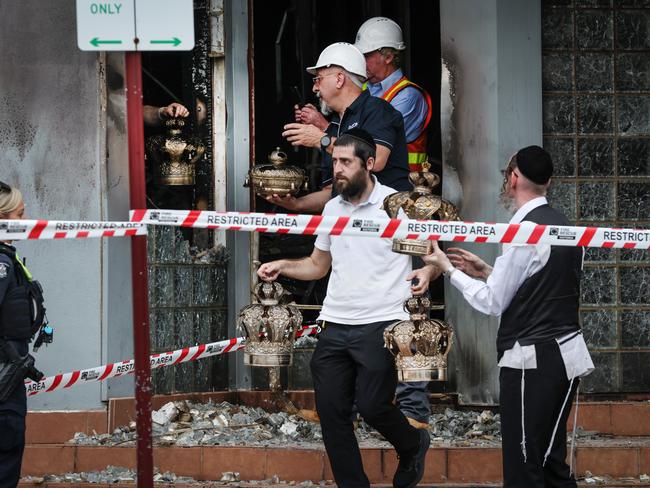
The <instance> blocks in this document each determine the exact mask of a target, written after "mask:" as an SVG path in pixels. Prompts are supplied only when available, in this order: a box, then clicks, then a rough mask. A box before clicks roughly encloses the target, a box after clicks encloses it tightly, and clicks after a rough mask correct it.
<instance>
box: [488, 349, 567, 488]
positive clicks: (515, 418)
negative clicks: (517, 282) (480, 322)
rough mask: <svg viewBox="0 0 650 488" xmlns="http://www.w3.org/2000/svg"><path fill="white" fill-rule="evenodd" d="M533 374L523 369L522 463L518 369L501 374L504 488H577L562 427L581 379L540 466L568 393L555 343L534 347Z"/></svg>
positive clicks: (504, 369)
mask: <svg viewBox="0 0 650 488" xmlns="http://www.w3.org/2000/svg"><path fill="white" fill-rule="evenodd" d="M535 350H536V354H537V369H527V370H526V372H525V387H524V422H525V424H524V425H525V433H526V461H524V455H523V452H522V448H521V442H522V432H521V369H513V368H501V372H500V375H499V383H500V387H501V393H500V398H499V402H500V412H501V435H502V443H503V481H504V484H503V486H504V488H549V487H571V488H575V486H576V481H575V479H574V478H573V477H572V476H570V474H569V466H568V465H567V463H566V455H567V448H566V423H567V419H568V417H569V412H570V410H571V404H572V403H573V399H574V397H575V391H576V389H577V387H578V381H579V379H577V378H576V379H575V380H574V382H573V387H572V391H571V394H570V396H569V399H568V400H567V403H566V405H565V407H564V410H563V411H562V416H561V418H560V423H559V426H558V429H557V432H556V434H555V439H554V442H553V447H552V449H551V453H550V454H549V456H548V459H547V460H546V464H545V465H543V462H544V454H545V453H546V450H547V449H548V446H549V443H550V441H551V436H552V435H553V428H554V427H555V423H556V422H557V419H558V416H559V415H560V410H561V409H562V404H563V403H564V399H565V397H566V394H567V392H568V390H569V380H567V376H566V371H565V368H564V362H563V360H562V356H561V355H560V349H559V347H558V345H557V343H556V342H555V341H551V342H546V343H543V344H536V345H535Z"/></svg>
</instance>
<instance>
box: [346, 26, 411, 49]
mask: <svg viewBox="0 0 650 488" xmlns="http://www.w3.org/2000/svg"><path fill="white" fill-rule="evenodd" d="M354 45H355V46H356V47H357V48H358V49H359V51H361V52H362V53H363V54H366V53H369V52H372V51H376V50H377V49H381V48H382V47H392V48H393V49H397V50H398V51H402V50H403V49H406V44H404V39H403V37H402V29H401V28H400V26H399V25H397V23H395V22H394V21H392V20H390V19H389V18H388V17H373V18H371V19H368V20H366V21H365V22H364V23H363V24H361V27H359V30H358V31H357V38H356V41H355V42H354Z"/></svg>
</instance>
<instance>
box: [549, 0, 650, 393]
mask: <svg viewBox="0 0 650 488" xmlns="http://www.w3.org/2000/svg"><path fill="white" fill-rule="evenodd" d="M542 48H543V66H542V78H543V118H544V120H543V127H544V146H545V148H546V149H547V150H548V151H549V152H550V153H551V155H552V156H553V160H554V162H555V165H556V177H555V178H554V183H553V185H552V187H551V189H550V192H549V200H550V201H551V203H552V204H553V205H554V206H556V207H558V208H560V209H561V210H563V211H564V212H565V214H566V215H567V216H568V217H569V219H571V220H572V221H573V222H575V223H576V224H577V225H598V226H613V227H649V226H650V172H649V169H650V2H648V1H647V0H565V1H560V0H555V1H545V2H544V3H543V14H542ZM649 302H650V251H647V250H646V251H643V250H611V249H609V250H608V249H592V250H588V251H587V253H586V257H585V271H584V275H583V280H582V297H581V309H580V310H581V311H580V315H581V319H582V325H583V330H584V333H585V337H586V339H587V343H588V344H589V346H590V349H591V351H592V355H593V357H594V362H595V363H596V368H597V370H596V372H594V373H593V374H592V375H590V376H588V377H587V378H586V379H585V382H584V384H583V385H584V389H583V391H591V392H609V393H622V392H639V391H644V392H647V391H650V372H648V368H647V364H648V363H649V362H650V306H649Z"/></svg>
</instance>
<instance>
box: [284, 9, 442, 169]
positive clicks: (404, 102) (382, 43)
mask: <svg viewBox="0 0 650 488" xmlns="http://www.w3.org/2000/svg"><path fill="white" fill-rule="evenodd" d="M354 45H355V47H357V48H358V49H359V51H361V53H362V54H363V55H364V57H365V59H366V77H367V80H368V81H367V83H366V87H367V89H368V91H369V92H370V94H371V95H373V96H375V97H380V98H383V99H384V100H386V101H387V102H389V103H390V104H391V105H392V106H393V107H394V108H395V109H397V110H398V111H399V112H400V113H401V114H402V116H403V117H404V130H405V132H406V141H407V148H408V158H409V167H410V169H411V170H413V171H419V170H420V169H421V167H422V163H423V162H424V161H426V160H427V127H428V125H429V122H430V120H431V115H432V106H431V97H430V96H429V94H428V93H427V92H426V90H424V89H423V88H422V87H420V86H418V85H416V84H415V83H413V82H412V81H411V80H409V79H408V78H407V77H406V76H404V73H403V72H402V69H401V56H402V52H403V51H404V50H405V49H406V44H404V40H403V36H402V29H401V28H400V26H399V25H397V23H395V22H394V21H392V20H391V19H389V18H387V17H373V18H371V19H368V20H366V21H365V22H364V23H363V24H362V25H361V27H359V30H358V32H357V36H356V41H355V44H354ZM296 121H297V122H302V123H303V124H313V125H315V126H316V127H320V128H321V129H323V130H325V128H326V127H327V125H328V123H329V122H328V121H327V119H326V118H325V117H324V116H323V115H322V114H321V113H320V112H319V111H318V110H317V109H316V107H314V106H313V105H311V104H307V105H305V106H303V107H298V108H297V109H296Z"/></svg>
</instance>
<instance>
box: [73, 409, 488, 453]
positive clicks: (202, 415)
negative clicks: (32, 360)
mask: <svg viewBox="0 0 650 488" xmlns="http://www.w3.org/2000/svg"><path fill="white" fill-rule="evenodd" d="M152 420H153V437H154V445H156V446H236V445H247V446H294V447H300V446H302V447H314V444H318V445H319V446H322V433H321V429H320V425H319V424H318V423H313V422H309V421H307V420H305V419H303V418H301V417H300V416H299V415H294V414H289V413H286V412H268V411H266V410H264V409H262V408H256V407H248V406H244V405H233V404H231V403H228V402H222V403H219V404H214V403H211V402H208V403H193V402H190V401H176V402H169V403H167V404H165V405H163V406H162V407H161V408H160V409H158V410H156V411H154V412H153V413H152ZM429 426H430V432H431V437H432V440H433V441H434V442H439V443H443V444H453V445H491V444H496V443H498V442H499V441H500V434H499V429H500V422H499V415H498V414H496V415H495V414H493V413H492V412H491V411H489V410H484V411H482V412H475V411H463V410H452V409H449V408H447V409H445V410H444V411H441V412H438V413H434V414H433V415H432V416H431V419H430V423H429ZM356 435H357V438H358V439H359V442H360V444H361V445H362V446H363V447H384V446H388V444H387V443H386V442H385V441H384V440H383V438H382V437H381V436H380V435H379V433H377V432H376V431H375V430H374V429H372V428H371V427H370V426H368V425H367V424H366V423H364V422H363V421H361V422H359V425H358V428H357V429H356ZM135 438H136V433H135V422H131V423H130V424H129V425H125V426H121V427H119V428H117V429H115V430H114V431H113V432H112V433H110V434H97V435H86V434H84V433H81V432H78V433H76V434H75V436H74V438H73V439H71V440H70V443H72V444H77V445H90V446H97V445H103V446H115V445H134V443H135Z"/></svg>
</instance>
